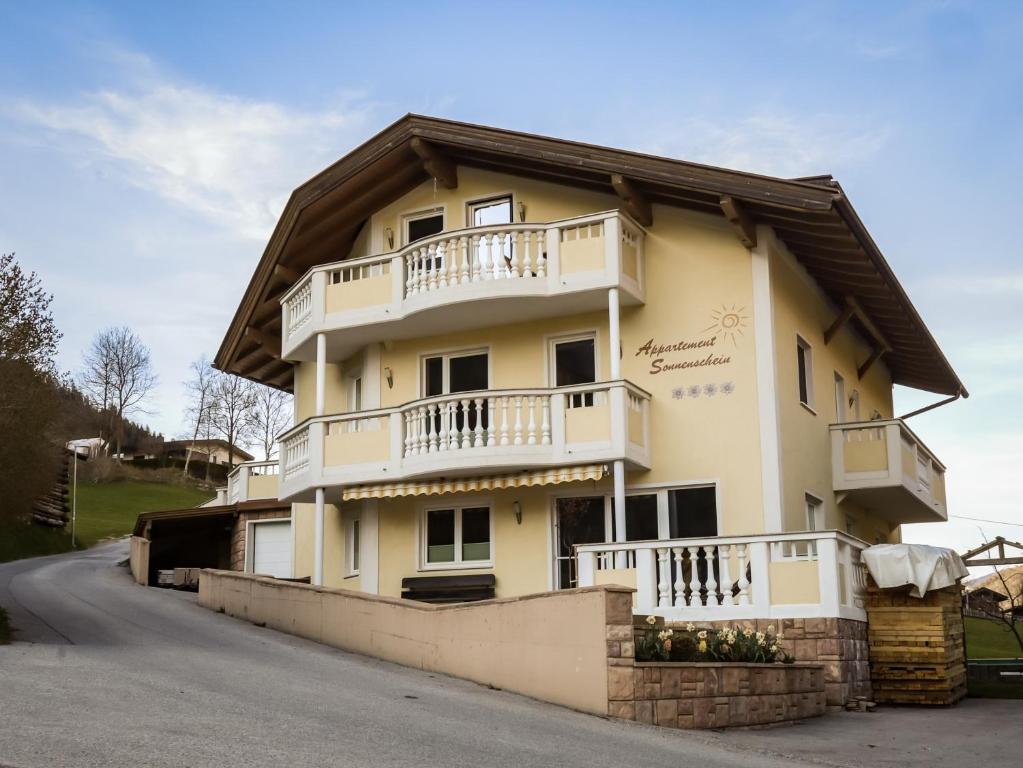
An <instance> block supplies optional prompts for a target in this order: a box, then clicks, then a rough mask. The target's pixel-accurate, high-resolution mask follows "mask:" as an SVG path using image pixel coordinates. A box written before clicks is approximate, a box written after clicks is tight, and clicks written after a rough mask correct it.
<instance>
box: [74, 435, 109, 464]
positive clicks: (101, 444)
mask: <svg viewBox="0 0 1023 768" xmlns="http://www.w3.org/2000/svg"><path fill="white" fill-rule="evenodd" d="M65 447H66V448H67V449H68V450H69V451H72V452H74V453H75V454H77V455H78V456H79V457H80V458H82V459H91V458H93V457H95V456H99V455H100V454H102V453H106V450H107V441H106V440H104V439H103V438H102V437H80V438H77V439H75V440H69V441H68V442H67V444H66V446H65Z"/></svg>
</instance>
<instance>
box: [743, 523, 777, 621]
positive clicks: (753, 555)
mask: <svg viewBox="0 0 1023 768" xmlns="http://www.w3.org/2000/svg"><path fill="white" fill-rule="evenodd" d="M746 551H747V552H748V554H749V569H750V575H751V578H750V593H751V600H750V603H751V604H752V605H753V607H754V608H755V609H756V610H757V611H759V612H762V614H763V615H764V616H765V617H766V616H769V615H770V611H771V575H770V574H771V571H770V557H769V553H768V547H767V542H766V541H753V542H750V544H749V545H748V546H747V548H746Z"/></svg>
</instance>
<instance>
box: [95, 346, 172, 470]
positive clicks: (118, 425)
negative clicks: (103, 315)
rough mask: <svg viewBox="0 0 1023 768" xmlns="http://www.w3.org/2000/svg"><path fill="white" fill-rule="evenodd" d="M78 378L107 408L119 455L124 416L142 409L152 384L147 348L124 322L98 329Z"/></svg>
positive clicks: (153, 382)
mask: <svg viewBox="0 0 1023 768" xmlns="http://www.w3.org/2000/svg"><path fill="white" fill-rule="evenodd" d="M79 382H80V384H81V387H82V389H83V390H84V391H85V393H86V394H87V395H88V396H89V398H90V399H91V400H92V402H93V404H94V405H96V406H97V407H100V408H102V409H103V410H104V411H109V413H110V418H111V422H112V424H111V425H110V426H111V431H112V432H113V434H114V437H115V444H116V453H117V455H118V456H120V454H121V440H122V438H123V435H124V419H125V418H126V417H127V416H128V415H129V414H131V413H134V412H136V411H141V410H142V404H143V403H144V402H145V399H146V397H147V396H148V395H149V393H150V392H151V391H152V389H153V387H154V386H156V374H155V373H153V366H152V362H151V361H150V357H149V348H148V347H147V346H146V345H145V344H143V343H142V340H141V339H139V337H138V336H136V335H135V334H134V332H132V330H131V329H130V328H127V327H125V326H122V327H120V328H107V329H106V330H104V331H100V332H99V333H98V334H96V338H94V339H93V340H92V345H91V346H90V347H89V349H88V350H87V351H86V353H85V358H84V365H83V368H82V373H81V376H80V378H79Z"/></svg>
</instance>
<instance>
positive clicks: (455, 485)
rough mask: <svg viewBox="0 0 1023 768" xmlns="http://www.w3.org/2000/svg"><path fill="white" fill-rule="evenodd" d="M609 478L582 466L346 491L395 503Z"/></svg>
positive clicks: (599, 467)
mask: <svg viewBox="0 0 1023 768" xmlns="http://www.w3.org/2000/svg"><path fill="white" fill-rule="evenodd" d="M606 474H607V468H606V467H605V466H604V465H603V464H582V465H580V466H575V467H551V468H549V469H538V470H532V471H529V472H516V473H515V474H512V475H489V476H483V477H457V478H450V479H443V480H421V481H414V482H408V483H372V484H370V485H353V486H351V487H349V488H345V489H344V493H343V499H344V500H345V501H354V500H357V499H393V498H396V497H398V496H439V495H441V494H445V493H465V492H473V491H495V490H501V489H503V488H528V487H531V486H534V485H557V484H559V483H575V482H578V481H580V480H600V479H601V478H603V477H604V475H606Z"/></svg>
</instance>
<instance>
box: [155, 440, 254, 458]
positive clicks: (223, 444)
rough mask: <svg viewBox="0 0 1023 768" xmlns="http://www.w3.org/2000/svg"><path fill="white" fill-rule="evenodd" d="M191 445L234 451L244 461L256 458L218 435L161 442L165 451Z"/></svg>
mask: <svg viewBox="0 0 1023 768" xmlns="http://www.w3.org/2000/svg"><path fill="white" fill-rule="evenodd" d="M193 445H194V446H195V447H196V448H203V447H209V446H213V447H217V448H223V449H225V450H228V451H230V452H231V453H234V454H237V455H238V456H241V457H242V458H243V459H244V460H245V461H252V460H253V459H255V458H256V457H255V456H253V455H252V454H251V453H249V452H248V451H246V450H245V449H244V448H239V447H238V446H237V445H234V444H233V443H229V442H227V440H224V439H223V438H219V437H218V438H209V439H197V440H187V439H186V440H165V441H164V442H163V450H165V451H167V450H172V449H174V448H189V447H191V446H193Z"/></svg>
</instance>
